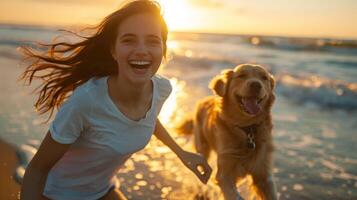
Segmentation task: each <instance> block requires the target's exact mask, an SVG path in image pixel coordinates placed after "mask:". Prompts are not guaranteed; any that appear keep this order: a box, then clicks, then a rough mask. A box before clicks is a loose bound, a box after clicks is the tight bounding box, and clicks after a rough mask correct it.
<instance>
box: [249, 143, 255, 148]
mask: <svg viewBox="0 0 357 200" xmlns="http://www.w3.org/2000/svg"><path fill="white" fill-rule="evenodd" d="M248 148H249V149H255V142H254V141H248Z"/></svg>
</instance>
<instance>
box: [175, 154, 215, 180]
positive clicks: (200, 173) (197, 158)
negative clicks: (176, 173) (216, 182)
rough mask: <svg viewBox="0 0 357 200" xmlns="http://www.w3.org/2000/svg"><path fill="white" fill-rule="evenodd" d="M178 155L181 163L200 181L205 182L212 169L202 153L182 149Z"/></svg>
mask: <svg viewBox="0 0 357 200" xmlns="http://www.w3.org/2000/svg"><path fill="white" fill-rule="evenodd" d="M179 157H180V159H181V161H182V162H183V164H185V166H186V167H188V168H189V169H190V170H191V171H193V173H195V174H196V176H197V177H198V178H199V179H200V181H201V182H202V183H204V184H206V183H207V181H208V179H209V177H210V176H211V173H212V169H211V167H210V166H209V165H208V163H207V161H206V159H205V158H204V157H203V156H202V155H200V154H195V153H191V152H188V151H183V152H182V153H181V154H180V156H179Z"/></svg>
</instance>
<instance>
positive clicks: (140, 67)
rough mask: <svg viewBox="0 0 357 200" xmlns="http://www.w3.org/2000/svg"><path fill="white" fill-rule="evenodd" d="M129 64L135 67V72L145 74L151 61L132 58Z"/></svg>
mask: <svg viewBox="0 0 357 200" xmlns="http://www.w3.org/2000/svg"><path fill="white" fill-rule="evenodd" d="M129 65H130V66H131V67H132V68H133V69H134V72H135V73H138V74H144V73H146V72H147V70H148V69H149V68H150V66H151V61H145V60H131V61H129Z"/></svg>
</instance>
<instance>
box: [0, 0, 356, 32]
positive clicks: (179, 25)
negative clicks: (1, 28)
mask: <svg viewBox="0 0 357 200" xmlns="http://www.w3.org/2000/svg"><path fill="white" fill-rule="evenodd" d="M158 1H160V2H161V4H162V7H163V9H164V16H165V18H166V21H167V23H168V26H169V29H170V30H171V31H188V32H205V33H228V34H257V35H277V36H300V37H334V38H335V37H336V38H351V39H357V25H356V23H355V22H354V21H355V20H356V19H357V0H158ZM122 2H123V1H122V0H1V1H0V23H10V24H30V25H31V24H33V25H50V26H58V25H60V26H72V25H94V24H97V23H99V22H100V20H101V19H103V18H104V17H105V16H106V15H108V14H110V13H111V12H112V11H114V10H115V9H117V8H118V7H119V6H120V5H121V4H122Z"/></svg>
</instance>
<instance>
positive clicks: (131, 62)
mask: <svg viewBox="0 0 357 200" xmlns="http://www.w3.org/2000/svg"><path fill="white" fill-rule="evenodd" d="M129 64H132V65H149V64H150V62H149V61H144V60H133V61H129Z"/></svg>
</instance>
